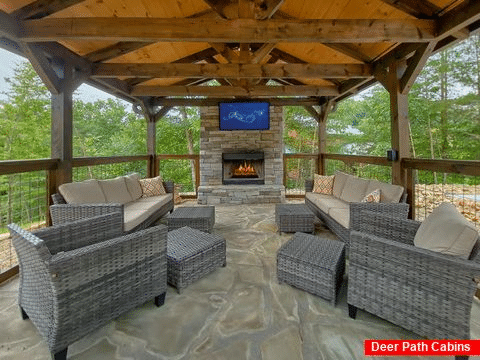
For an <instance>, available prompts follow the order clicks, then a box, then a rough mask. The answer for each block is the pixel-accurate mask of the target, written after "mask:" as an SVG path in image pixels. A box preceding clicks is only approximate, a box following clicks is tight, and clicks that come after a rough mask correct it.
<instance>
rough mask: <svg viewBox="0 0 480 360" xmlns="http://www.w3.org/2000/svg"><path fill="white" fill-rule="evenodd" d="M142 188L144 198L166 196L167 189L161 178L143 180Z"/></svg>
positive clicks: (141, 181) (141, 182)
mask: <svg viewBox="0 0 480 360" xmlns="http://www.w3.org/2000/svg"><path fill="white" fill-rule="evenodd" d="M140 186H141V187H142V197H149V196H158V195H165V194H166V193H167V192H166V191H165V187H164V186H163V180H162V177H161V176H157V177H154V178H149V179H141V180H140Z"/></svg>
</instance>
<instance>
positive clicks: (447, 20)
mask: <svg viewBox="0 0 480 360" xmlns="http://www.w3.org/2000/svg"><path fill="white" fill-rule="evenodd" d="M478 20H480V1H477V0H465V1H463V2H462V3H461V4H460V5H458V6H457V7H455V8H453V9H452V10H451V11H449V12H447V13H445V14H444V15H442V16H441V17H440V18H439V19H438V30H437V32H438V35H439V38H438V39H437V40H441V39H443V38H445V37H447V36H450V35H454V34H456V33H458V32H459V31H462V30H464V29H466V28H467V26H468V25H470V24H473V23H474V22H476V21H478Z"/></svg>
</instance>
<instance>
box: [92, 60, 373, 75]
mask: <svg viewBox="0 0 480 360" xmlns="http://www.w3.org/2000/svg"><path fill="white" fill-rule="evenodd" d="M92 76H93V77H97V78H115V77H119V76H128V77H137V78H138V77H144V78H178V77H189V78H246V79H265V78H284V79H285V78H288V79H290V78H311V79H319V78H342V79H343V78H365V77H372V76H373V72H372V68H371V66H369V65H365V64H263V65H257V64H168V63H160V64H151V63H148V64H136V63H131V64H126V63H101V64H96V65H95V66H94V69H93V72H92Z"/></svg>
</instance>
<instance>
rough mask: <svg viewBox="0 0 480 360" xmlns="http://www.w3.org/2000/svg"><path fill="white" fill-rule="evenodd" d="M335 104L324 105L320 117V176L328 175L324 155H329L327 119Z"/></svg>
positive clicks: (318, 165)
mask: <svg viewBox="0 0 480 360" xmlns="http://www.w3.org/2000/svg"><path fill="white" fill-rule="evenodd" d="M332 107H333V102H332V101H329V102H327V103H326V104H324V105H322V108H321V112H320V116H319V117H318V119H317V120H318V164H317V167H318V174H319V175H326V172H327V168H326V162H325V156H324V154H326V153H327V119H328V114H329V113H330V111H331V110H332Z"/></svg>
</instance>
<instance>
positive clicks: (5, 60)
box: [0, 48, 116, 102]
mask: <svg viewBox="0 0 480 360" xmlns="http://www.w3.org/2000/svg"><path fill="white" fill-rule="evenodd" d="M26 61H27V60H26V59H25V58H23V57H21V56H19V55H16V54H13V53H11V52H9V51H7V50H4V49H1V48H0V64H1V65H0V100H5V99H6V98H7V97H6V96H5V95H4V94H3V93H4V92H6V91H7V90H8V84H7V82H6V81H5V78H9V77H12V76H13V69H14V68H15V67H16V66H17V65H18V64H21V63H22V62H26ZM74 98H75V99H79V100H82V101H83V102H94V101H96V100H107V99H116V98H115V97H114V96H112V95H109V94H107V93H106V92H103V91H100V90H98V89H96V88H94V87H92V86H89V85H85V84H83V85H81V86H80V87H79V88H78V89H77V91H76V92H75V94H74Z"/></svg>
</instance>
